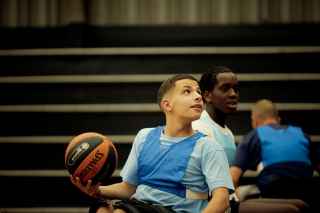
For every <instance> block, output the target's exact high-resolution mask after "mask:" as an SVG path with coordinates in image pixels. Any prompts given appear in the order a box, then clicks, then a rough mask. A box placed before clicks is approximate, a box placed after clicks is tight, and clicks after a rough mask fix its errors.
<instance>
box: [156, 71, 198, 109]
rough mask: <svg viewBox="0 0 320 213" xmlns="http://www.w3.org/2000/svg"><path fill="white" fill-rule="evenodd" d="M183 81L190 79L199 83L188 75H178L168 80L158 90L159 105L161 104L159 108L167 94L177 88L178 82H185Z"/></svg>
mask: <svg viewBox="0 0 320 213" xmlns="http://www.w3.org/2000/svg"><path fill="white" fill-rule="evenodd" d="M183 79H190V80H193V81H196V82H198V80H197V79H196V78H195V77H193V76H192V75H188V74H178V75H174V76H172V77H171V78H168V79H167V80H165V81H164V82H162V84H161V86H160V87H159V89H158V96H157V103H158V104H159V106H160V103H161V101H162V99H163V97H164V96H165V95H166V94H167V92H168V91H169V90H171V89H172V88H173V87H174V86H175V84H176V82H177V81H179V80H183Z"/></svg>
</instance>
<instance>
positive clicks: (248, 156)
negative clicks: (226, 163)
mask: <svg viewBox="0 0 320 213" xmlns="http://www.w3.org/2000/svg"><path fill="white" fill-rule="evenodd" d="M260 161H261V146H260V140H259V137H258V133H257V131H256V130H252V131H251V132H249V133H248V134H247V135H246V136H244V138H243V140H242V142H241V143H240V144H238V146H237V151H236V157H235V160H234V163H233V164H232V166H237V167H240V168H241V170H242V171H243V172H244V171H246V170H247V169H250V170H256V169H257V166H258V164H259V163H260Z"/></svg>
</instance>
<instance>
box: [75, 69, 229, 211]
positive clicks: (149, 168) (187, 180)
mask: <svg viewBox="0 0 320 213" xmlns="http://www.w3.org/2000/svg"><path fill="white" fill-rule="evenodd" d="M158 104H159V106H160V109H161V110H162V111H163V112H164V114H165V118H166V124H165V126H163V127H156V128H145V129H142V130H140V131H139V133H138V134H137V136H136V138H135V140H134V143H133V147H132V149H131V152H130V154H129V157H128V160H127V162H126V164H125V166H124V168H123V170H122V172H121V176H122V182H121V183H117V184H113V185H109V186H100V187H99V190H96V189H97V186H91V182H88V184H87V186H82V185H81V184H80V182H79V179H78V178H74V179H72V180H73V183H74V184H75V185H77V186H78V187H79V188H80V189H81V190H82V191H84V192H86V193H87V194H90V195H95V196H99V197H103V198H110V199H115V198H116V199H121V200H124V199H126V200H127V201H121V202H118V203H116V204H115V205H113V206H110V205H106V206H105V207H101V208H99V209H98V211H97V212H99V213H102V212H108V213H109V212H126V213H130V211H131V210H132V209H133V210H136V212H181V213H182V212H187V213H198V212H199V213H200V212H203V213H208V212H211V213H213V212H221V213H222V212H225V210H226V209H227V208H228V205H229V199H228V198H229V192H228V191H229V190H231V191H232V190H233V185H232V180H231V177H230V175H229V168H228V163H227V158H226V156H225V153H224V150H223V148H222V147H221V146H220V145H219V144H218V143H216V142H213V141H212V139H210V138H208V137H206V136H205V135H204V134H202V133H200V132H197V131H194V130H193V129H192V126H191V122H192V121H194V120H197V119H199V117H200V115H201V113H202V110H203V101H202V97H201V92H200V88H199V86H198V82H197V80H196V79H195V78H194V77H192V76H190V75H182V74H181V75H175V76H173V77H172V78H169V79H168V80H166V81H164V82H163V83H162V85H161V86H160V88H159V90H158ZM208 194H210V195H211V196H212V199H211V200H210V201H208ZM131 212H134V211H131Z"/></svg>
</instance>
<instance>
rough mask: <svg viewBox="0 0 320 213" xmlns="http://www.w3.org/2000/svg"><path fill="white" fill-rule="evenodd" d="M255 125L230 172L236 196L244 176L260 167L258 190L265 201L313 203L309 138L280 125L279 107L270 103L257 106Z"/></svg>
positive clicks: (252, 115) (300, 132)
mask: <svg viewBox="0 0 320 213" xmlns="http://www.w3.org/2000/svg"><path fill="white" fill-rule="evenodd" d="M251 121H252V127H253V128H254V129H253V130H252V131H251V132H250V133H249V134H248V135H246V136H245V137H244V139H243V141H242V142H241V143H240V144H239V145H238V147H237V152H236V158H235V161H234V163H233V164H232V166H231V168H230V172H231V176H232V180H233V183H234V186H235V187H236V188H237V190H236V192H238V186H239V179H240V177H241V176H242V175H243V173H244V172H245V171H246V170H247V169H250V170H256V169H257V167H258V165H260V166H259V168H260V170H261V172H260V174H259V176H258V178H257V187H258V189H259V190H260V192H261V196H262V197H266V198H299V199H302V200H305V201H307V200H309V198H310V194H308V192H309V191H308V190H309V189H310V188H309V186H308V183H309V181H310V180H311V178H312V175H313V167H312V163H311V160H310V141H309V139H308V137H307V136H306V135H305V134H304V133H303V131H302V130H301V128H299V127H295V126H291V125H289V126H285V125H280V117H279V115H278V111H277V109H276V107H275V105H274V104H273V103H272V102H271V101H269V100H266V99H263V100H260V101H258V102H257V103H256V104H255V105H254V106H253V108H252V112H251ZM238 193H239V192H238ZM240 193H241V192H240ZM239 196H240V197H241V194H240V195H239Z"/></svg>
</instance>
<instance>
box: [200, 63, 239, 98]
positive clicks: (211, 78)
mask: <svg viewBox="0 0 320 213" xmlns="http://www.w3.org/2000/svg"><path fill="white" fill-rule="evenodd" d="M225 72H233V71H232V70H231V69H230V68H229V67H225V66H215V67H213V68H211V69H210V70H209V71H208V72H206V73H203V74H202V76H201V79H200V82H199V85H200V90H201V93H202V94H204V92H205V91H212V90H213V88H214V87H215V85H216V83H217V82H218V80H217V76H218V75H219V74H220V73H225Z"/></svg>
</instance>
